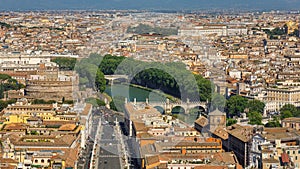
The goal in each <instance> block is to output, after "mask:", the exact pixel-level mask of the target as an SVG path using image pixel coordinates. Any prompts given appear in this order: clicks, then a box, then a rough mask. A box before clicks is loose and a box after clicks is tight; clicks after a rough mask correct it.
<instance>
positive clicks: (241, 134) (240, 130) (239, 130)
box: [228, 124, 253, 142]
mask: <svg viewBox="0 0 300 169" xmlns="http://www.w3.org/2000/svg"><path fill="white" fill-rule="evenodd" d="M232 127H233V129H232V130H228V133H229V134H230V135H231V136H232V137H235V138H237V139H239V140H241V141H243V142H248V141H250V140H251V138H252V135H253V127H251V126H241V125H238V124H235V125H233V126H232Z"/></svg>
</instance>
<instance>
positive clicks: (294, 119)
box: [282, 117, 300, 123]
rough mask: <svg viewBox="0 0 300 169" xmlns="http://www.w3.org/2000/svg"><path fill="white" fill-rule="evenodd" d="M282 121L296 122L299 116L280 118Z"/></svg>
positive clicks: (299, 120)
mask: <svg viewBox="0 0 300 169" xmlns="http://www.w3.org/2000/svg"><path fill="white" fill-rule="evenodd" d="M282 122H298V123H300V117H289V118H285V119H283V120H282Z"/></svg>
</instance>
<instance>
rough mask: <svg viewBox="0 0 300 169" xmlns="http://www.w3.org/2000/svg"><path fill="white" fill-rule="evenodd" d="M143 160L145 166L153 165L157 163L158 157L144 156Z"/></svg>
mask: <svg viewBox="0 0 300 169" xmlns="http://www.w3.org/2000/svg"><path fill="white" fill-rule="evenodd" d="M145 160H146V164H147V165H153V164H156V163H159V155H153V156H146V157H145Z"/></svg>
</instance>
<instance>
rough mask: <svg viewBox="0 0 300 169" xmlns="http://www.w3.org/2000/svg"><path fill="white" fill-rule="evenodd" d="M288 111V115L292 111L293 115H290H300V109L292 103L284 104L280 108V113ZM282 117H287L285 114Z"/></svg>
mask: <svg viewBox="0 0 300 169" xmlns="http://www.w3.org/2000/svg"><path fill="white" fill-rule="evenodd" d="M284 112H285V113H286V115H290V114H289V113H288V112H290V113H291V116H290V117H299V116H300V110H299V109H297V108H296V107H295V106H294V105H292V104H286V105H284V106H283V107H282V108H281V109H280V113H281V114H283V113H284ZM281 117H282V118H283V117H284V118H287V117H285V116H281Z"/></svg>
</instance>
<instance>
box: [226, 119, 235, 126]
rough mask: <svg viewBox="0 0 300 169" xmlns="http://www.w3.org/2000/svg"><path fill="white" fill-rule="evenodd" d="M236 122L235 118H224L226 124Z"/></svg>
mask: <svg viewBox="0 0 300 169" xmlns="http://www.w3.org/2000/svg"><path fill="white" fill-rule="evenodd" d="M236 123H237V120H236V119H232V118H228V119H227V120H226V126H231V125H234V124H236Z"/></svg>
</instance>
